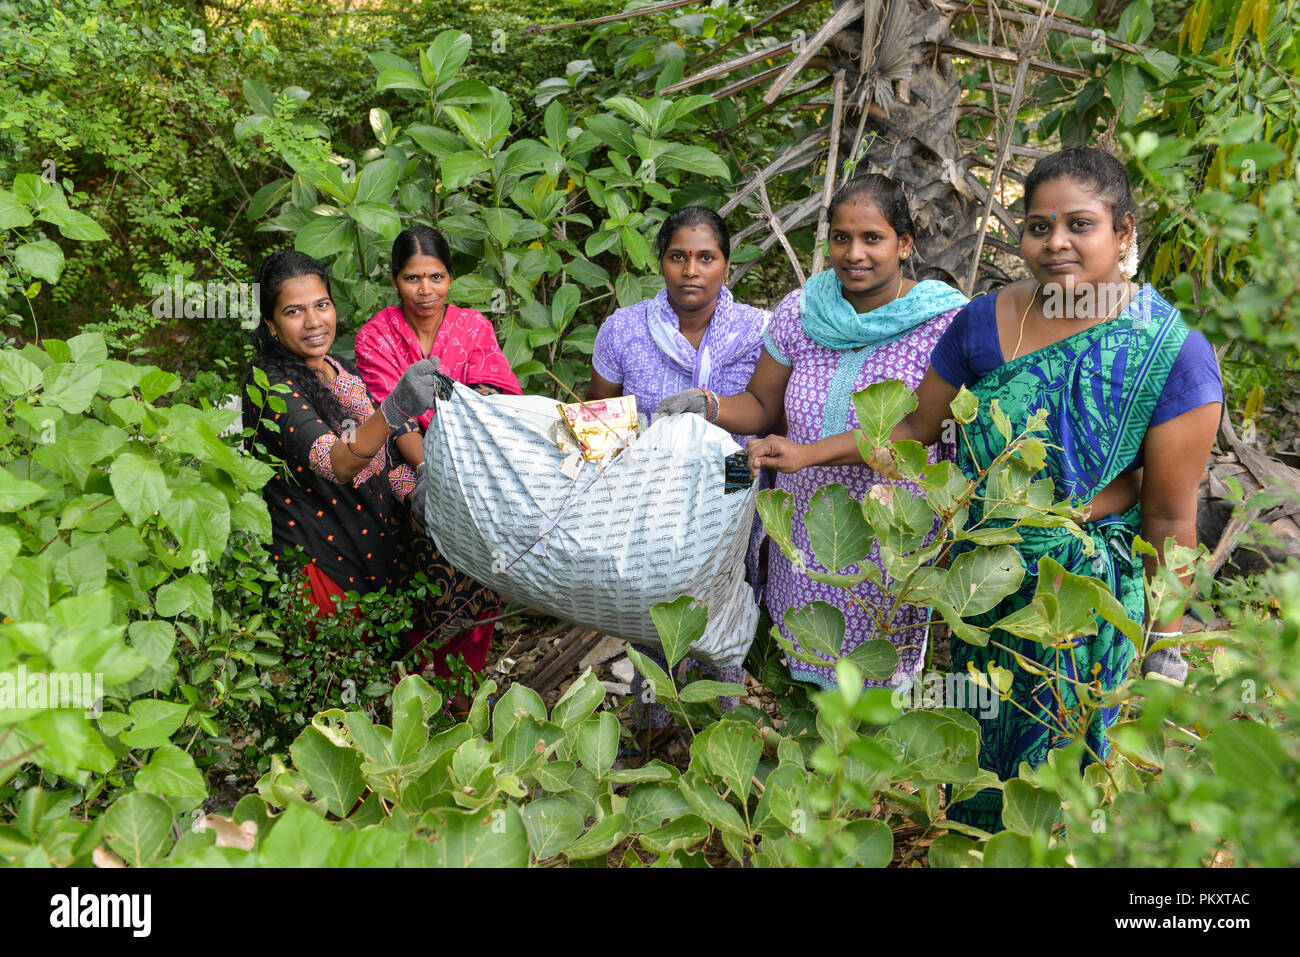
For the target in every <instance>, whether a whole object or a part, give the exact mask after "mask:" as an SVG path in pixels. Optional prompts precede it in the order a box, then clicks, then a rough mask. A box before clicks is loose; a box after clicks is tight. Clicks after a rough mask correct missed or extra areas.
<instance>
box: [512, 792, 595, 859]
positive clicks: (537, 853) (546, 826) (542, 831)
mask: <svg viewBox="0 0 1300 957" xmlns="http://www.w3.org/2000/svg"><path fill="white" fill-rule="evenodd" d="M522 814H523V819H524V828H525V829H526V830H527V832H528V846H529V847H530V848H532V852H533V857H534V858H536V859H537V860H539V861H544V860H547V859H549V858H552V857H554V856H555V855H556V854H559V853H560V851H562V850H564V848H566V847H568V846H569V845H570V844H572V843H573V841H574V840H575V839H576V838H577V837H578V835H579V834H581V833H582V831H583V827H584V821H583V817H582V812H581V811H579V810H578V809H577V808H575V807H574V806H573V805H572V804H570V803H569V802H568V801H566V800H564V799H563V798H558V797H548V798H542V799H541V800H538V801H533V802H532V803H531V804H527V805H525V806H524V808H523V811H522Z"/></svg>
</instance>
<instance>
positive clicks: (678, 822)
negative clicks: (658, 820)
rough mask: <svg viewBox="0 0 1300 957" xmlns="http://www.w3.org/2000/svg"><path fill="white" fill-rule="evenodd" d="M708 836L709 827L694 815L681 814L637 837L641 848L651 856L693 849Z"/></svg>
mask: <svg viewBox="0 0 1300 957" xmlns="http://www.w3.org/2000/svg"><path fill="white" fill-rule="evenodd" d="M708 836H709V825H708V824H706V823H704V820H703V818H700V817H698V816H697V815H695V814H683V815H681V816H680V817H677V818H675V819H673V820H672V821H670V822H669V823H667V824H665V825H663V826H662V827H658V828H655V829H654V830H652V831H646V832H645V833H643V834H641V835H640V836H639V837H638V840H639V841H640V842H641V846H642V847H644V848H645V849H646V850H647V851H649V852H650V853H651V854H671V853H672V852H673V851H676V850H683V849H685V848H688V847H694V846H695V845H696V844H699V843H700V842H701V841H704V840H705V839H706V838H708Z"/></svg>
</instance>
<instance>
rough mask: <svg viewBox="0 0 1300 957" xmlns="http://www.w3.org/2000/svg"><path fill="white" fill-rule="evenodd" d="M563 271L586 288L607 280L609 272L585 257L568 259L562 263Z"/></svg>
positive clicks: (604, 282)
mask: <svg viewBox="0 0 1300 957" xmlns="http://www.w3.org/2000/svg"><path fill="white" fill-rule="evenodd" d="M564 271H565V272H566V273H568V274H569V275H570V276H572V277H573V278H574V279H575V280H577V281H578V282H579V283H581V284H582V285H584V286H586V287H587V288H588V289H590V288H592V287H595V286H604V285H606V284H607V283H608V282H609V273H607V272H605V270H604V269H602V268H601V267H600V266H597V265H596V264H595V263H593V262H591V261H590V260H587V259H571V260H569V261H568V262H567V263H565V264H564Z"/></svg>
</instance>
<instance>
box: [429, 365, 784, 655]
mask: <svg viewBox="0 0 1300 957" xmlns="http://www.w3.org/2000/svg"><path fill="white" fill-rule="evenodd" d="M557 417H558V414H557V411H556V401H555V400H554V399H548V398H546V397H543V396H509V395H494V396H483V395H479V394H478V393H477V392H475V391H474V390H472V389H469V388H467V387H465V386H463V385H460V384H459V383H456V384H454V391H453V392H452V395H451V397H450V398H448V399H440V400H439V402H438V411H437V414H436V415H434V417H433V422H432V423H431V424H430V426H429V430H428V434H427V435H426V437H425V443H424V453H425V461H426V463H427V465H426V468H427V481H428V489H427V492H426V495H425V519H426V527H427V528H428V530H429V535H430V537H431V538H432V539H433V541H434V544H435V545H437V547H438V550H439V551H440V552H441V553H442V554H443V555H444V556H445V557H446V558H447V560H448V561H450V562H451V564H452V565H453V566H454V567H455V568H457V569H458V570H459V571H462V572H464V573H465V574H467V575H469V576H470V577H471V578H474V579H476V580H477V581H479V582H481V583H483V584H486V585H488V586H490V587H491V588H492V589H493V590H494V591H496V592H498V593H499V594H501V595H502V596H503V597H505V598H507V599H509V600H511V601H516V602H520V603H522V604H526V605H527V606H529V607H530V608H534V609H537V610H538V611H543V612H546V613H547V614H550V615H554V616H555V617H557V618H561V619H564V620H567V621H572V622H575V623H577V624H581V625H584V626H587V627H589V628H595V629H598V630H600V631H602V632H604V633H606V634H610V635H616V636H618V637H621V638H625V639H627V640H629V641H633V642H637V643H640V644H650V645H656V646H657V645H659V637H658V633H657V632H656V631H655V628H654V623H653V622H652V621H651V618H650V607H651V606H652V605H654V604H656V603H658V602H661V601H672V600H674V599H676V598H679V597H681V596H682V595H691V596H693V597H695V598H696V599H698V600H699V601H701V602H703V603H705V604H706V605H707V606H708V611H709V621H708V627H707V628H706V630H705V633H704V635H703V637H702V638H700V640H699V641H697V642H696V643H695V644H694V645H693V646H692V647H691V655H692V657H695V658H699V659H701V660H704V661H708V662H710V663H713V664H716V665H723V666H727V665H739V664H740V663H741V662H742V661H743V660H744V657H745V653H746V652H747V651H748V650H749V644H750V642H751V641H752V640H753V635H754V629H755V628H756V626H757V623H758V605H757V604H756V603H755V601H754V595H753V591H752V590H751V589H750V587H749V586H748V585H747V584H746V583H745V581H744V559H745V551H746V547H747V545H748V541H749V533H750V527H751V525H752V523H753V518H754V501H755V496H756V494H757V483H756V482H751V483H749V484H748V485H747V486H743V487H741V488H740V489H739V490H734V491H731V492H727V491H725V490H724V486H725V463H724V459H725V458H726V456H728V455H730V454H732V453H734V452H737V451H739V447H738V446H737V445H736V443H735V442H734V441H732V438H731V436H730V435H728V434H727V433H726V432H724V431H722V430H721V429H719V428H717V427H716V426H714V425H710V424H709V423H708V422H706V421H705V420H704V419H703V418H701V417H700V416H697V415H674V416H667V417H664V418H660V419H656V420H655V421H654V422H653V424H651V426H650V427H649V428H648V429H647V430H646V432H645V434H643V435H642V436H641V437H640V438H638V439H637V440H636V441H635V442H634V443H633V444H632V445H631V446H630V447H629V448H627V449H625V450H624V451H623V452H622V453H620V454H619V455H618V456H616V457H612V458H609V459H606V460H605V461H601V462H581V467H580V469H579V470H578V471H577V477H576V478H570V477H569V476H567V475H565V474H564V473H563V472H561V470H560V469H561V465H562V464H563V460H564V456H563V455H562V454H561V453H560V451H559V450H558V449H557V448H556V446H555V443H554V441H552V440H551V438H550V434H549V430H550V427H551V425H552V424H553V423H554V422H555V421H556V419H557ZM580 461H581V460H580ZM570 472H571V474H572V470H570Z"/></svg>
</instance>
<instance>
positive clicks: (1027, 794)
mask: <svg viewBox="0 0 1300 957" xmlns="http://www.w3.org/2000/svg"><path fill="white" fill-rule="evenodd" d="M1060 816H1061V799H1060V798H1059V797H1058V796H1057V795H1056V794H1053V793H1052V792H1051V791H1048V790H1046V789H1044V788H1039V787H1034V785H1032V784H1030V783H1029V782H1028V781H1022V780H1020V779H1019V778H1012V779H1011V780H1009V781H1007V782H1006V785H1005V787H1004V788H1003V791H1002V822H1003V823H1004V824H1005V825H1006V827H1007V829H1008V830H1011V831H1015V832H1016V833H1018V834H1024V835H1025V836H1026V837H1028V836H1029V835H1031V834H1033V833H1034V832H1035V831H1042V832H1043V833H1050V832H1051V830H1052V826H1053V825H1054V824H1055V823H1056V820H1057V818H1059V817H1060Z"/></svg>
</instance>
